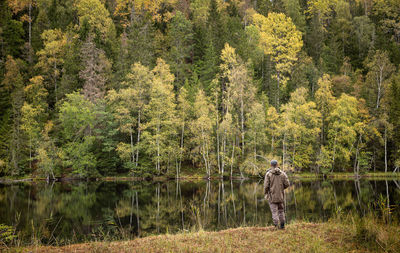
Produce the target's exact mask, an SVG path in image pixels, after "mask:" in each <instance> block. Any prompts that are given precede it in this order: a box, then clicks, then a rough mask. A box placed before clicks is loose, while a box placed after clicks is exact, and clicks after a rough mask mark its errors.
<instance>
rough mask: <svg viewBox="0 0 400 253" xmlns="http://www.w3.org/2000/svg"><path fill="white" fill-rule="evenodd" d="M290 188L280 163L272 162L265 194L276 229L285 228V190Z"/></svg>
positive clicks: (266, 176)
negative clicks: (279, 165)
mask: <svg viewBox="0 0 400 253" xmlns="http://www.w3.org/2000/svg"><path fill="white" fill-rule="evenodd" d="M288 187H289V179H288V177H287V175H286V173H285V172H283V171H282V170H280V169H279V167H278V161H276V160H272V161H271V168H270V169H269V170H268V171H267V173H266V174H265V178H264V194H265V198H266V199H267V200H268V203H269V207H270V209H271V213H272V220H273V222H274V225H275V227H277V228H278V225H280V226H279V228H281V229H284V228H285V211H284V207H285V206H284V197H285V192H284V190H285V189H286V188H288Z"/></svg>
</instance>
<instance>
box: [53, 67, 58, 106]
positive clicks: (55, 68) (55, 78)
mask: <svg viewBox="0 0 400 253" xmlns="http://www.w3.org/2000/svg"><path fill="white" fill-rule="evenodd" d="M56 72H57V63H56V61H55V60H54V94H55V95H56V104H57V102H58V96H57V76H56Z"/></svg>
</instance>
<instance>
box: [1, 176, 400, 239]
mask: <svg viewBox="0 0 400 253" xmlns="http://www.w3.org/2000/svg"><path fill="white" fill-rule="evenodd" d="M262 184H263V181H262V180H259V181H257V180H244V181H218V180H214V181H206V180H204V181H201V180H200V181H174V180H172V181H164V182H154V181H144V182H82V181H73V182H54V183H46V182H35V183H20V184H13V185H1V184H0V224H6V225H13V226H16V227H17V232H18V233H19V238H20V240H22V242H23V243H27V244H30V243H35V242H40V243H42V244H68V243H74V242H82V241H87V240H115V239H127V238H134V237H138V236H140V237H143V236H148V235H151V234H162V233H176V232H179V231H183V230H185V231H186V230H189V231H191V230H197V229H201V228H202V229H204V230H221V229H225V228H232V227H238V226H266V225H270V224H271V223H272V221H271V214H270V210H269V208H268V203H267V202H266V201H264V200H263V189H262ZM399 203H400V180H397V181H396V180H392V179H390V180H379V181H374V180H357V181H355V180H294V181H292V184H291V186H290V187H289V189H288V190H287V194H286V216H287V220H288V222H292V221H294V220H305V221H326V220H327V219H329V218H330V217H332V216H333V215H336V214H348V213H358V214H360V215H362V214H364V213H366V212H368V211H373V212H377V213H379V212H382V210H383V209H385V208H387V207H388V206H389V207H390V208H391V209H392V213H391V219H396V220H398V219H399V218H400V210H399V209H400V208H399V205H398V204H399Z"/></svg>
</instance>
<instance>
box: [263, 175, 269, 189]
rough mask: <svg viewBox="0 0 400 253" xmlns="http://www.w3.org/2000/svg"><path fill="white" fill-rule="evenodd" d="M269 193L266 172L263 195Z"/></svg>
mask: <svg viewBox="0 0 400 253" xmlns="http://www.w3.org/2000/svg"><path fill="white" fill-rule="evenodd" d="M268 192H269V177H268V172H267V173H265V178H264V195H265V194H267V193H268Z"/></svg>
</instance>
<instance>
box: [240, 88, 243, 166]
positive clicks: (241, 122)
mask: <svg viewBox="0 0 400 253" xmlns="http://www.w3.org/2000/svg"><path fill="white" fill-rule="evenodd" d="M240 127H241V134H242V159H244V104H243V90H242V94H240Z"/></svg>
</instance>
